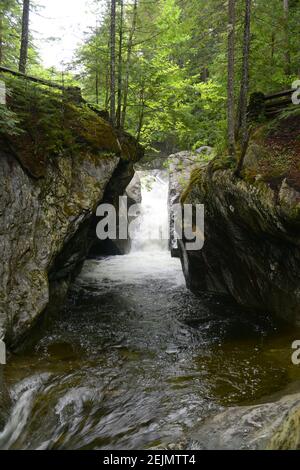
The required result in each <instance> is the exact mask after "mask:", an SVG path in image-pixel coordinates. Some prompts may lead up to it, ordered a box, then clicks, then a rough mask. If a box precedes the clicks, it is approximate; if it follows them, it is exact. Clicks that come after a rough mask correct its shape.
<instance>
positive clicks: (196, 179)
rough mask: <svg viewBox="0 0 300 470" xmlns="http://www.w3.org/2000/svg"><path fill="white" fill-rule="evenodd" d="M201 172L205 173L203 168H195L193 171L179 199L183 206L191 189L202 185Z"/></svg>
mask: <svg viewBox="0 0 300 470" xmlns="http://www.w3.org/2000/svg"><path fill="white" fill-rule="evenodd" d="M203 171H205V170H204V169H203V168H196V169H195V170H193V171H192V173H191V177H190V181H189V184H188V186H187V188H186V189H185V191H184V192H183V193H182V195H181V198H180V202H181V204H184V203H185V202H186V201H187V199H188V197H189V195H190V193H191V191H192V190H193V188H194V187H195V186H197V185H198V184H201V183H202V181H203Z"/></svg>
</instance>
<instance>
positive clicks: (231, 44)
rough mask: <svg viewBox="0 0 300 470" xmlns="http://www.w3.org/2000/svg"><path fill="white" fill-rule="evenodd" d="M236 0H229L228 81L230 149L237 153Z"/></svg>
mask: <svg viewBox="0 0 300 470" xmlns="http://www.w3.org/2000/svg"><path fill="white" fill-rule="evenodd" d="M235 25H236V17H235V0H228V82H227V99H228V105H227V120H228V131H227V132H228V150H229V153H230V155H233V156H234V155H235V119H234V103H235V100H234V65H235Z"/></svg>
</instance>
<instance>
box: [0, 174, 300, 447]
mask: <svg viewBox="0 0 300 470" xmlns="http://www.w3.org/2000/svg"><path fill="white" fill-rule="evenodd" d="M162 184H163V183H162ZM145 191H146V189H145V188H144V196H145ZM151 191H155V194H156V196H157V194H161V195H164V196H163V197H162V199H161V203H160V206H161V208H162V209H161V210H163V211H165V214H167V212H166V211H167V206H166V200H165V194H166V188H165V186H164V185H163V187H161V188H160V189H159V190H158V189H157V188H155V190H153V189H151V188H150V192H151ZM152 195H153V196H154V193H153V194H152ZM156 196H155V197H154V198H153V199H155V198H156ZM154 206H155V211H156V213H157V211H158V205H157V199H156V201H154V202H153V207H154ZM150 209H151V198H149V194H147V195H146V197H144V203H143V213H144V215H145V214H146V215H147V217H144V218H143V219H142V220H143V222H142V224H141V225H142V226H141V227H140V229H139V232H140V234H143V237H144V234H145V231H146V232H147V227H145V225H144V224H150V222H149V220H151V214H150V212H151V210H150ZM153 220H158V221H159V224H158V225H159V226H160V229H159V233H162V227H161V225H162V224H164V222H162V220H165V219H164V217H162V218H161V216H159V217H157V216H155V217H154V218H153V219H152V221H153ZM147 221H148V222H147ZM154 238H155V237H154ZM133 246H134V249H133V251H132V253H131V254H129V255H127V256H117V257H106V258H99V259H89V260H87V261H86V263H85V266H84V269H83V271H82V273H81V275H80V277H79V278H78V279H77V281H76V283H75V285H74V286H73V288H72V290H71V292H70V294H69V297H68V300H67V303H66V305H65V307H64V309H63V311H62V312H61V313H60V314H59V315H57V316H56V318H53V319H51V320H49V321H47V322H46V323H44V324H43V326H42V327H40V328H39V329H37V331H35V333H34V335H33V337H32V341H31V343H30V344H28V345H27V346H26V348H25V350H24V351H22V354H21V353H20V354H18V355H14V356H13V357H12V358H11V359H10V362H9V364H8V365H7V366H6V370H5V376H6V381H7V383H8V385H9V388H10V393H11V396H12V398H13V406H12V409H11V412H10V417H9V419H8V422H7V424H6V426H5V428H4V430H3V431H2V432H0V448H1V449H112V450H113V449H149V448H167V447H168V446H169V445H170V444H173V443H175V444H178V443H181V445H183V446H185V445H189V444H185V443H186V442H187V443H188V442H189V441H190V440H191V439H192V436H193V433H194V431H197V429H199V427H200V426H201V423H202V422H203V421H204V420H205V419H206V418H208V417H210V416H212V415H214V414H216V413H218V412H219V411H220V410H222V409H223V408H224V407H228V406H233V405H240V404H250V403H257V402H258V401H260V400H264V399H265V397H268V396H270V395H271V394H273V393H276V392H280V391H284V390H286V389H287V388H288V387H290V386H292V385H293V384H297V383H298V380H299V379H300V368H299V367H296V366H293V365H292V363H291V354H292V350H291V344H292V342H293V341H294V340H295V339H297V338H300V332H299V330H298V331H297V330H296V329H295V328H289V327H287V326H283V325H278V324H276V323H275V322H274V321H272V320H271V319H270V318H269V317H268V315H267V314H266V315H264V316H263V317H262V316H261V317H257V316H256V315H254V313H253V312H252V313H251V312H250V313H249V312H245V311H243V310H242V309H241V308H239V307H236V306H235V305H233V304H231V303H229V302H227V301H225V300H224V299H221V298H218V297H212V296H201V297H196V296H194V295H193V294H191V293H190V292H189V291H188V290H187V289H186V287H185V283H184V279H183V275H182V271H181V266H180V262H179V260H177V259H171V257H170V254H169V252H168V251H167V249H166V243H165V241H161V242H159V240H154V241H153V240H152V241H151V243H146V245H145V244H143V242H142V240H141V239H138V240H137V241H136V242H134V244H133Z"/></svg>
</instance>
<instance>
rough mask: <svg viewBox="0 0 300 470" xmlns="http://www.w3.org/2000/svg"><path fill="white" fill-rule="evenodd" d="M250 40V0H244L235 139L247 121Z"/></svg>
mask: <svg viewBox="0 0 300 470" xmlns="http://www.w3.org/2000/svg"><path fill="white" fill-rule="evenodd" d="M250 42H251V0H245V23H244V41H243V66H242V81H241V90H240V97H239V103H238V109H237V119H236V133H235V136H236V139H238V138H239V134H240V130H241V128H242V129H243V127H244V125H245V122H247V105H248V91H249V57H250Z"/></svg>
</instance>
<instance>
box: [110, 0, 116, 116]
mask: <svg viewBox="0 0 300 470" xmlns="http://www.w3.org/2000/svg"><path fill="white" fill-rule="evenodd" d="M115 93H116V0H111V15H110V118H111V120H112V122H113V124H115V122H116V95H115Z"/></svg>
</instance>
